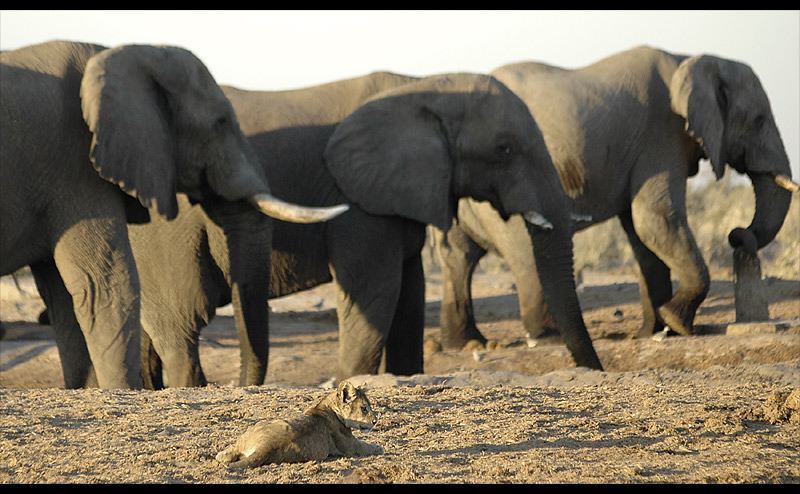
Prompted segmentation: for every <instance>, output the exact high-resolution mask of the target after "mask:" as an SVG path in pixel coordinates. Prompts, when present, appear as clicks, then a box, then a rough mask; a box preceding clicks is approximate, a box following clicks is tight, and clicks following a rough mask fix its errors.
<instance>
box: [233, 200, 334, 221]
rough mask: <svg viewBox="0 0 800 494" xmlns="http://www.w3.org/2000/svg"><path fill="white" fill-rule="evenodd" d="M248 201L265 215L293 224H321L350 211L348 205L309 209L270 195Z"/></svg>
mask: <svg viewBox="0 0 800 494" xmlns="http://www.w3.org/2000/svg"><path fill="white" fill-rule="evenodd" d="M248 201H249V202H250V204H251V205H253V206H254V207H255V208H256V209H258V210H259V211H261V212H262V213H263V214H266V215H268V216H271V217H273V218H276V219H279V220H283V221H288V222H291V223H321V222H324V221H328V220H331V219H333V218H336V217H337V216H339V215H340V214H342V213H344V212H346V211H347V210H349V209H350V205H348V204H337V205H336V206H329V207H308V206H299V205H296V204H291V203H288V202H285V201H282V200H280V199H278V198H277V197H275V196H272V195H270V194H257V195H254V196H251V197H250V198H248Z"/></svg>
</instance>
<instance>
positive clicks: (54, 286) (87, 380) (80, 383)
mask: <svg viewBox="0 0 800 494" xmlns="http://www.w3.org/2000/svg"><path fill="white" fill-rule="evenodd" d="M31 272H32V273H33V277H34V280H35V281H36V287H37V289H38V290H39V294H40V295H41V296H42V300H43V301H44V303H45V306H46V308H47V309H46V311H47V315H48V318H49V321H50V325H51V326H52V328H53V336H54V337H55V340H56V346H57V347H58V354H59V357H60V360H61V370H62V372H63V374H64V386H65V387H66V388H67V389H77V388H88V387H96V386H97V376H96V375H95V372H94V367H93V366H92V359H91V357H90V356H89V349H88V348H87V347H86V340H85V339H84V337H83V333H82V332H81V327H80V324H78V320H77V319H76V318H75V311H74V310H73V308H72V296H71V295H70V294H69V292H68V291H67V288H66V287H65V286H64V282H63V281H62V280H61V276H60V275H59V274H58V270H57V269H56V265H55V263H54V262H53V261H52V260H51V261H47V262H43V263H38V264H34V265H32V266H31Z"/></svg>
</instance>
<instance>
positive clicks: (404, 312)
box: [385, 255, 425, 376]
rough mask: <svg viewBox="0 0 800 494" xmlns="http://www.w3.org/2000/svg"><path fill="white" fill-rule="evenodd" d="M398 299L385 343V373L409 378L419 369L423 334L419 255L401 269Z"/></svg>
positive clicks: (423, 287)
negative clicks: (400, 285)
mask: <svg viewBox="0 0 800 494" xmlns="http://www.w3.org/2000/svg"><path fill="white" fill-rule="evenodd" d="M402 283H403V284H402V287H401V289H400V299H399V301H398V303H397V308H396V309H395V312H394V319H393V320H392V328H391V330H390V331H389V337H388V339H387V340H386V353H385V359H386V360H385V364H386V367H385V370H386V372H389V373H391V374H396V375H404V376H410V375H412V374H420V373H422V369H423V351H422V348H423V336H424V332H425V274H424V271H423V269H422V256H420V255H417V256H412V257H411V258H410V259H407V260H406V261H405V263H404V266H403V282H402Z"/></svg>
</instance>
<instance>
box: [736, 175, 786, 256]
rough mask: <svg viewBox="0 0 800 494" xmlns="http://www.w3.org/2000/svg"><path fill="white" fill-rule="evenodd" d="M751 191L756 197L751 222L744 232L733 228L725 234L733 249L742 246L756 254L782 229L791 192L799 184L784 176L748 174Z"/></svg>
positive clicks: (742, 229)
mask: <svg viewBox="0 0 800 494" xmlns="http://www.w3.org/2000/svg"><path fill="white" fill-rule="evenodd" d="M750 180H751V181H752V182H753V190H754V191H755V195H756V211H755V214H754V215H753V221H752V222H751V223H750V226H748V227H747V229H744V228H735V229H734V230H732V231H731V233H730V234H729V235H728V242H729V243H730V244H731V246H732V247H733V248H737V247H743V248H745V249H746V250H747V251H748V252H751V253H755V252H756V251H758V249H761V248H762V247H764V246H765V245H767V244H768V243H770V242H772V240H773V239H774V238H775V236H776V235H777V234H778V231H780V229H781V227H782V226H783V221H784V220H785V219H786V214H787V213H788V212H789V205H790V203H791V201H792V192H793V191H795V190H798V185H797V184H796V183H794V182H792V180H791V179H790V178H788V177H787V176H786V175H780V174H776V175H773V174H769V173H759V174H751V175H750Z"/></svg>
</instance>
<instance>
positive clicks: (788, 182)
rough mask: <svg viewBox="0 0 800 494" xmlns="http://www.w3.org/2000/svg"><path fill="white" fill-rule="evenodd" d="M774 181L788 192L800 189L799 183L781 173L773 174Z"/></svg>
mask: <svg viewBox="0 0 800 494" xmlns="http://www.w3.org/2000/svg"><path fill="white" fill-rule="evenodd" d="M775 183H776V184H778V187H783V188H784V189H786V190H788V191H789V192H797V190H798V189H800V185H797V184H796V183H794V182H792V179H791V178H789V177H787V176H786V175H784V174H782V173H781V174H778V175H775Z"/></svg>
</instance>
